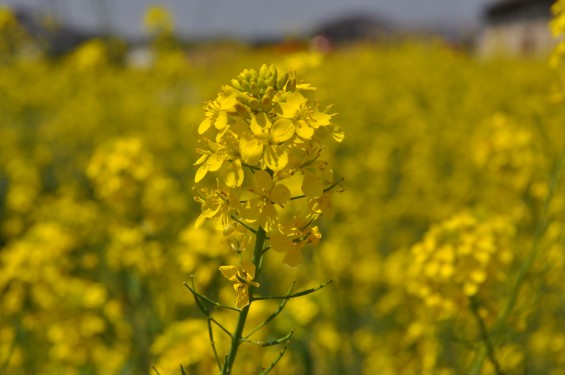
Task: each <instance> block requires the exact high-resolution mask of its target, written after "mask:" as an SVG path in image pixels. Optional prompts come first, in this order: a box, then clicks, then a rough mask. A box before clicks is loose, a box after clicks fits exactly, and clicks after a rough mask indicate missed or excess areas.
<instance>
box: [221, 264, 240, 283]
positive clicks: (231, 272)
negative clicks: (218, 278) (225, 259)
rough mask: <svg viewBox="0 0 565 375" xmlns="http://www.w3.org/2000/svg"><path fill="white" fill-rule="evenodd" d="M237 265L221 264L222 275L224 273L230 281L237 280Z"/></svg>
mask: <svg viewBox="0 0 565 375" xmlns="http://www.w3.org/2000/svg"><path fill="white" fill-rule="evenodd" d="M237 270H238V269H237V267H236V266H221V267H220V272H221V273H222V275H224V277H225V278H226V279H228V280H230V281H234V280H236V281H237V278H236V277H235V275H236V274H237Z"/></svg>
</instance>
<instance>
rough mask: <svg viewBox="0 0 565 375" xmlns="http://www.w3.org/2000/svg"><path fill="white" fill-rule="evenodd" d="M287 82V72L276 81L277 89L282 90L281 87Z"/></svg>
mask: <svg viewBox="0 0 565 375" xmlns="http://www.w3.org/2000/svg"><path fill="white" fill-rule="evenodd" d="M287 82H288V72H284V73H283V75H282V76H280V77H279V79H278V80H277V89H279V90H282V89H283V87H284V86H285V85H286V83H287Z"/></svg>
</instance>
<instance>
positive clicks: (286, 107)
mask: <svg viewBox="0 0 565 375" xmlns="http://www.w3.org/2000/svg"><path fill="white" fill-rule="evenodd" d="M306 101H307V100H306V98H304V97H303V96H302V95H301V94H300V93H298V92H293V93H291V94H289V95H287V96H286V102H281V103H279V105H280V108H281V110H282V115H283V117H286V118H294V116H295V115H296V112H297V111H298V110H299V109H300V107H301V106H302V105H304V104H305V103H306Z"/></svg>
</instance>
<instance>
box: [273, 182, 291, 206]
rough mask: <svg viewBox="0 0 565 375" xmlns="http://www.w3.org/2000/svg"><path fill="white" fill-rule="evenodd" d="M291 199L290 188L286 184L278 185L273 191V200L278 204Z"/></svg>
mask: <svg viewBox="0 0 565 375" xmlns="http://www.w3.org/2000/svg"><path fill="white" fill-rule="evenodd" d="M289 199H290V190H289V189H288V188H287V187H286V185H282V184H279V185H276V186H275V187H274V188H273V190H272V191H271V200H272V201H273V202H275V203H277V204H285V203H286V202H288V200H289Z"/></svg>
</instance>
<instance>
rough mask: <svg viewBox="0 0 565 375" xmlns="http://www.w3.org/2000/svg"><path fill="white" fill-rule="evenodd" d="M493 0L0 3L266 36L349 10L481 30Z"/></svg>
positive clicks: (88, 21) (131, 28)
mask: <svg viewBox="0 0 565 375" xmlns="http://www.w3.org/2000/svg"><path fill="white" fill-rule="evenodd" d="M492 1H493V0H372V1H370V0H262V1H259V0H161V1H154V0H153V1H152V0H0V4H8V5H12V6H21V7H26V8H29V9H32V10H38V9H46V7H47V6H49V4H51V5H52V7H53V8H54V9H55V11H56V14H57V15H58V16H59V17H61V18H63V19H64V20H65V21H67V22H69V23H71V24H73V25H77V26H79V27H83V28H85V29H88V30H94V31H99V30H100V29H101V27H102V25H103V23H104V22H105V21H103V20H106V23H107V24H109V25H110V28H111V29H112V30H113V31H114V32H117V33H119V34H120V35H123V36H130V37H138V36H142V35H143V32H142V27H141V19H142V17H143V14H144V12H145V10H146V9H147V7H148V6H150V5H151V4H161V5H164V6H166V7H167V8H168V9H169V10H170V11H171V12H172V13H173V16H174V20H175V24H176V30H177V31H178V32H179V33H180V34H182V35H185V36H194V37H201V36H204V37H213V36H226V35H229V36H232V37H236V38H242V39H248V38H261V37H272V36H282V35H300V34H303V33H308V32H309V31H310V30H312V29H313V28H315V27H316V26H317V25H319V24H320V23H321V22H323V21H326V20H331V19H333V18H335V17H338V16H339V15H344V14H349V13H368V14H375V15H378V16H380V17H381V18H384V19H386V20H389V21H390V22H392V23H393V24H397V25H399V26H401V27H409V28H421V27H426V28H430V27H431V28H440V29H445V28H449V29H453V28H459V27H462V28H465V29H469V28H476V27H477V26H478V25H480V21H481V20H480V15H481V13H482V10H483V8H484V6H485V5H486V4H488V3H492Z"/></svg>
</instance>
